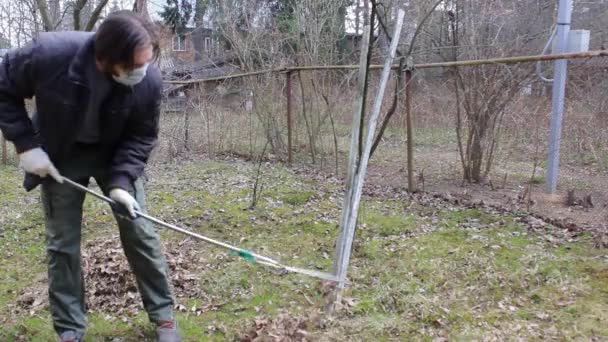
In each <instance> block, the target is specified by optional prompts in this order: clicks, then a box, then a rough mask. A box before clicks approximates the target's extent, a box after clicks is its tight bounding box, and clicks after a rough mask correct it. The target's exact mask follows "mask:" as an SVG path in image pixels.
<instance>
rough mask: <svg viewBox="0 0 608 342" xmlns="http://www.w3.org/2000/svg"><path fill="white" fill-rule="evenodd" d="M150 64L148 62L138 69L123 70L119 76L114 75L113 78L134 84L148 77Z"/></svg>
mask: <svg viewBox="0 0 608 342" xmlns="http://www.w3.org/2000/svg"><path fill="white" fill-rule="evenodd" d="M149 65H150V63H146V64H144V65H142V66H141V67H139V68H137V69H133V70H130V71H122V72H121V73H120V74H119V75H118V76H116V75H112V78H114V81H116V82H118V83H121V84H124V85H126V86H134V85H136V84H137V83H139V82H141V81H142V80H143V79H144V77H146V71H147V70H148V66H149Z"/></svg>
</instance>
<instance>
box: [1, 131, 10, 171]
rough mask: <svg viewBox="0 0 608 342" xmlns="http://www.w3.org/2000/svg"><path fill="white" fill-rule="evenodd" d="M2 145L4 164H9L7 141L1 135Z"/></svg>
mask: <svg viewBox="0 0 608 342" xmlns="http://www.w3.org/2000/svg"><path fill="white" fill-rule="evenodd" d="M0 144H2V164H4V165H6V164H8V148H7V146H6V139H5V138H4V135H3V134H2V133H0Z"/></svg>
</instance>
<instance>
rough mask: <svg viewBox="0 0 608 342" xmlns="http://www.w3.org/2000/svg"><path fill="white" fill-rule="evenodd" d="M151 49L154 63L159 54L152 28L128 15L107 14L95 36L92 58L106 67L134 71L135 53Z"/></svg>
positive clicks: (124, 13) (156, 36)
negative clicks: (145, 48) (140, 49)
mask: <svg viewBox="0 0 608 342" xmlns="http://www.w3.org/2000/svg"><path fill="white" fill-rule="evenodd" d="M148 45H151V46H152V49H153V51H154V59H155V60H156V59H157V58H158V55H159V54H160V47H159V43H158V35H157V34H156V30H155V28H154V25H153V24H152V23H150V22H148V21H146V20H145V19H144V18H143V17H141V16H140V15H138V14H137V13H135V12H131V11H126V10H125V11H117V12H114V13H112V14H110V15H109V16H108V17H107V18H106V19H105V20H104V21H103V22H102V23H101V25H100V26H99V29H98V30H97V33H96V34H95V57H96V58H97V60H98V61H99V62H101V63H102V64H103V65H104V66H105V67H112V66H115V65H121V66H124V67H126V68H131V67H133V58H134V54H135V50H137V49H139V48H142V47H145V46H148Z"/></svg>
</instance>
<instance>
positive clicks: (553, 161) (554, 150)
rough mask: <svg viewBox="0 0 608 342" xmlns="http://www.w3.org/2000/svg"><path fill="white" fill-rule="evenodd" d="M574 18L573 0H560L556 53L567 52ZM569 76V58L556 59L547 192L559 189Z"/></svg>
mask: <svg viewBox="0 0 608 342" xmlns="http://www.w3.org/2000/svg"><path fill="white" fill-rule="evenodd" d="M571 18H572V0H560V1H559V9H558V14H557V32H556V34H555V38H554V39H556V51H553V53H554V54H559V53H564V52H566V48H567V46H568V35H569V33H570V19H571ZM567 78H568V60H567V59H559V60H556V61H555V72H554V76H553V100H552V106H551V107H552V108H551V133H550V135H549V157H548V160H547V192H549V193H554V192H555V191H556V190H557V176H558V174H559V150H560V144H561V134H562V118H563V114H564V96H565V93H566V80H567Z"/></svg>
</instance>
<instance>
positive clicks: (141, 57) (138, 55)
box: [112, 45, 154, 76]
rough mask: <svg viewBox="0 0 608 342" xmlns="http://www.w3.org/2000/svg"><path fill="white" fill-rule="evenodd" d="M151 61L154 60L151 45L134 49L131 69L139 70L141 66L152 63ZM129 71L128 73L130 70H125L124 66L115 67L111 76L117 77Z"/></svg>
mask: <svg viewBox="0 0 608 342" xmlns="http://www.w3.org/2000/svg"><path fill="white" fill-rule="evenodd" d="M152 59H154V49H153V48H152V45H148V46H146V47H143V48H139V49H136V50H135V54H134V55H133V66H132V68H131V69H138V68H141V67H142V66H144V65H146V64H147V63H150V62H152ZM129 71H130V69H127V67H126V66H123V65H115V66H114V68H113V70H112V74H113V75H115V76H117V75H120V74H122V73H124V72H129Z"/></svg>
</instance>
